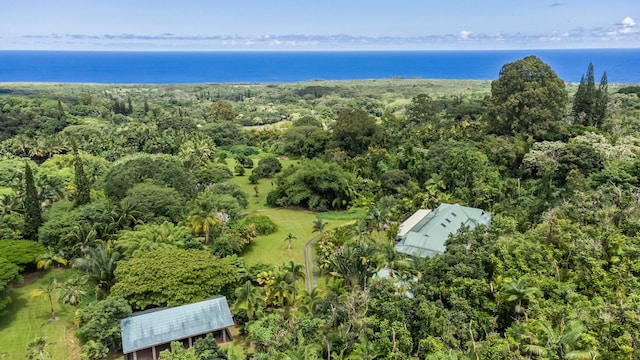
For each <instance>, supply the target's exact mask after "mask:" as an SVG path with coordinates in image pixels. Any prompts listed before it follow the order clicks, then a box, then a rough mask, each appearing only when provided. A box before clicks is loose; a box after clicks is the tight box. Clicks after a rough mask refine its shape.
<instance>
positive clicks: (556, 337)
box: [524, 319, 598, 360]
mask: <svg viewBox="0 0 640 360" xmlns="http://www.w3.org/2000/svg"><path fill="white" fill-rule="evenodd" d="M532 329H533V331H534V333H533V334H530V335H529V339H530V341H531V343H530V344H526V345H525V346H524V349H525V351H527V352H529V353H530V354H533V355H538V356H541V357H544V358H551V357H555V358H560V359H584V360H590V359H595V358H597V357H598V352H597V351H595V350H578V349H574V347H575V346H576V345H577V343H578V340H579V339H580V335H581V334H582V332H583V331H584V330H585V326H584V324H582V323H581V322H580V321H576V320H574V321H570V322H568V323H566V324H565V323H564V319H562V321H561V324H560V326H559V328H554V327H553V326H552V325H551V324H550V323H549V322H547V321H536V322H535V323H534V324H533V326H532Z"/></svg>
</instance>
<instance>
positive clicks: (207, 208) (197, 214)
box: [187, 196, 222, 244]
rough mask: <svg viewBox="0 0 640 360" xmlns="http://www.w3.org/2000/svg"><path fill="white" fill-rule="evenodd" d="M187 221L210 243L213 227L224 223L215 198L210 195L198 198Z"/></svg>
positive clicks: (194, 230)
mask: <svg viewBox="0 0 640 360" xmlns="http://www.w3.org/2000/svg"><path fill="white" fill-rule="evenodd" d="M187 221H188V222H189V224H191V228H192V229H193V232H195V233H199V234H204V243H205V244H208V243H209V235H210V233H211V229H212V228H215V227H218V226H220V225H222V220H221V219H220V217H219V216H218V210H217V209H216V206H215V203H214V202H213V199H212V198H211V197H209V196H205V197H200V198H198V199H197V200H196V203H195V207H194V209H193V210H191V213H190V214H189V217H187Z"/></svg>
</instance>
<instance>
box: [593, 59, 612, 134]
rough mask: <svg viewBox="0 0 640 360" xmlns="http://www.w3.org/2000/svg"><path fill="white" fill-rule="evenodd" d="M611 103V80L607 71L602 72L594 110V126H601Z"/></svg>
mask: <svg viewBox="0 0 640 360" xmlns="http://www.w3.org/2000/svg"><path fill="white" fill-rule="evenodd" d="M608 105H609V81H608V80H607V72H606V71H605V72H604V73H603V74H602V79H600V86H598V91H597V92H596V103H595V106H594V111H593V126H595V127H600V126H602V123H603V122H604V120H605V119H606V117H607V106H608Z"/></svg>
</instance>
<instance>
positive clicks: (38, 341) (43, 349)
mask: <svg viewBox="0 0 640 360" xmlns="http://www.w3.org/2000/svg"><path fill="white" fill-rule="evenodd" d="M50 345H53V343H52V342H49V340H48V339H47V338H46V337H37V338H35V339H33V340H31V342H29V344H28V345H27V360H46V359H51V353H49V351H47V347H48V346H50Z"/></svg>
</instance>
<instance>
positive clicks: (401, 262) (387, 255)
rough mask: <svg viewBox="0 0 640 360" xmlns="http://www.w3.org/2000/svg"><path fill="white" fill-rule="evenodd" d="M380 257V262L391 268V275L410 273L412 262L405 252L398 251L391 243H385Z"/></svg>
mask: <svg viewBox="0 0 640 360" xmlns="http://www.w3.org/2000/svg"><path fill="white" fill-rule="evenodd" d="M380 257H381V258H380V263H381V264H383V265H384V266H386V267H387V268H389V275H390V276H391V277H396V276H400V277H402V276H405V275H409V269H410V268H411V263H410V262H409V260H407V257H406V256H405V255H404V254H400V253H398V252H397V251H396V248H395V247H394V246H393V245H391V244H389V243H385V244H383V245H382V248H381V251H380Z"/></svg>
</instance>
